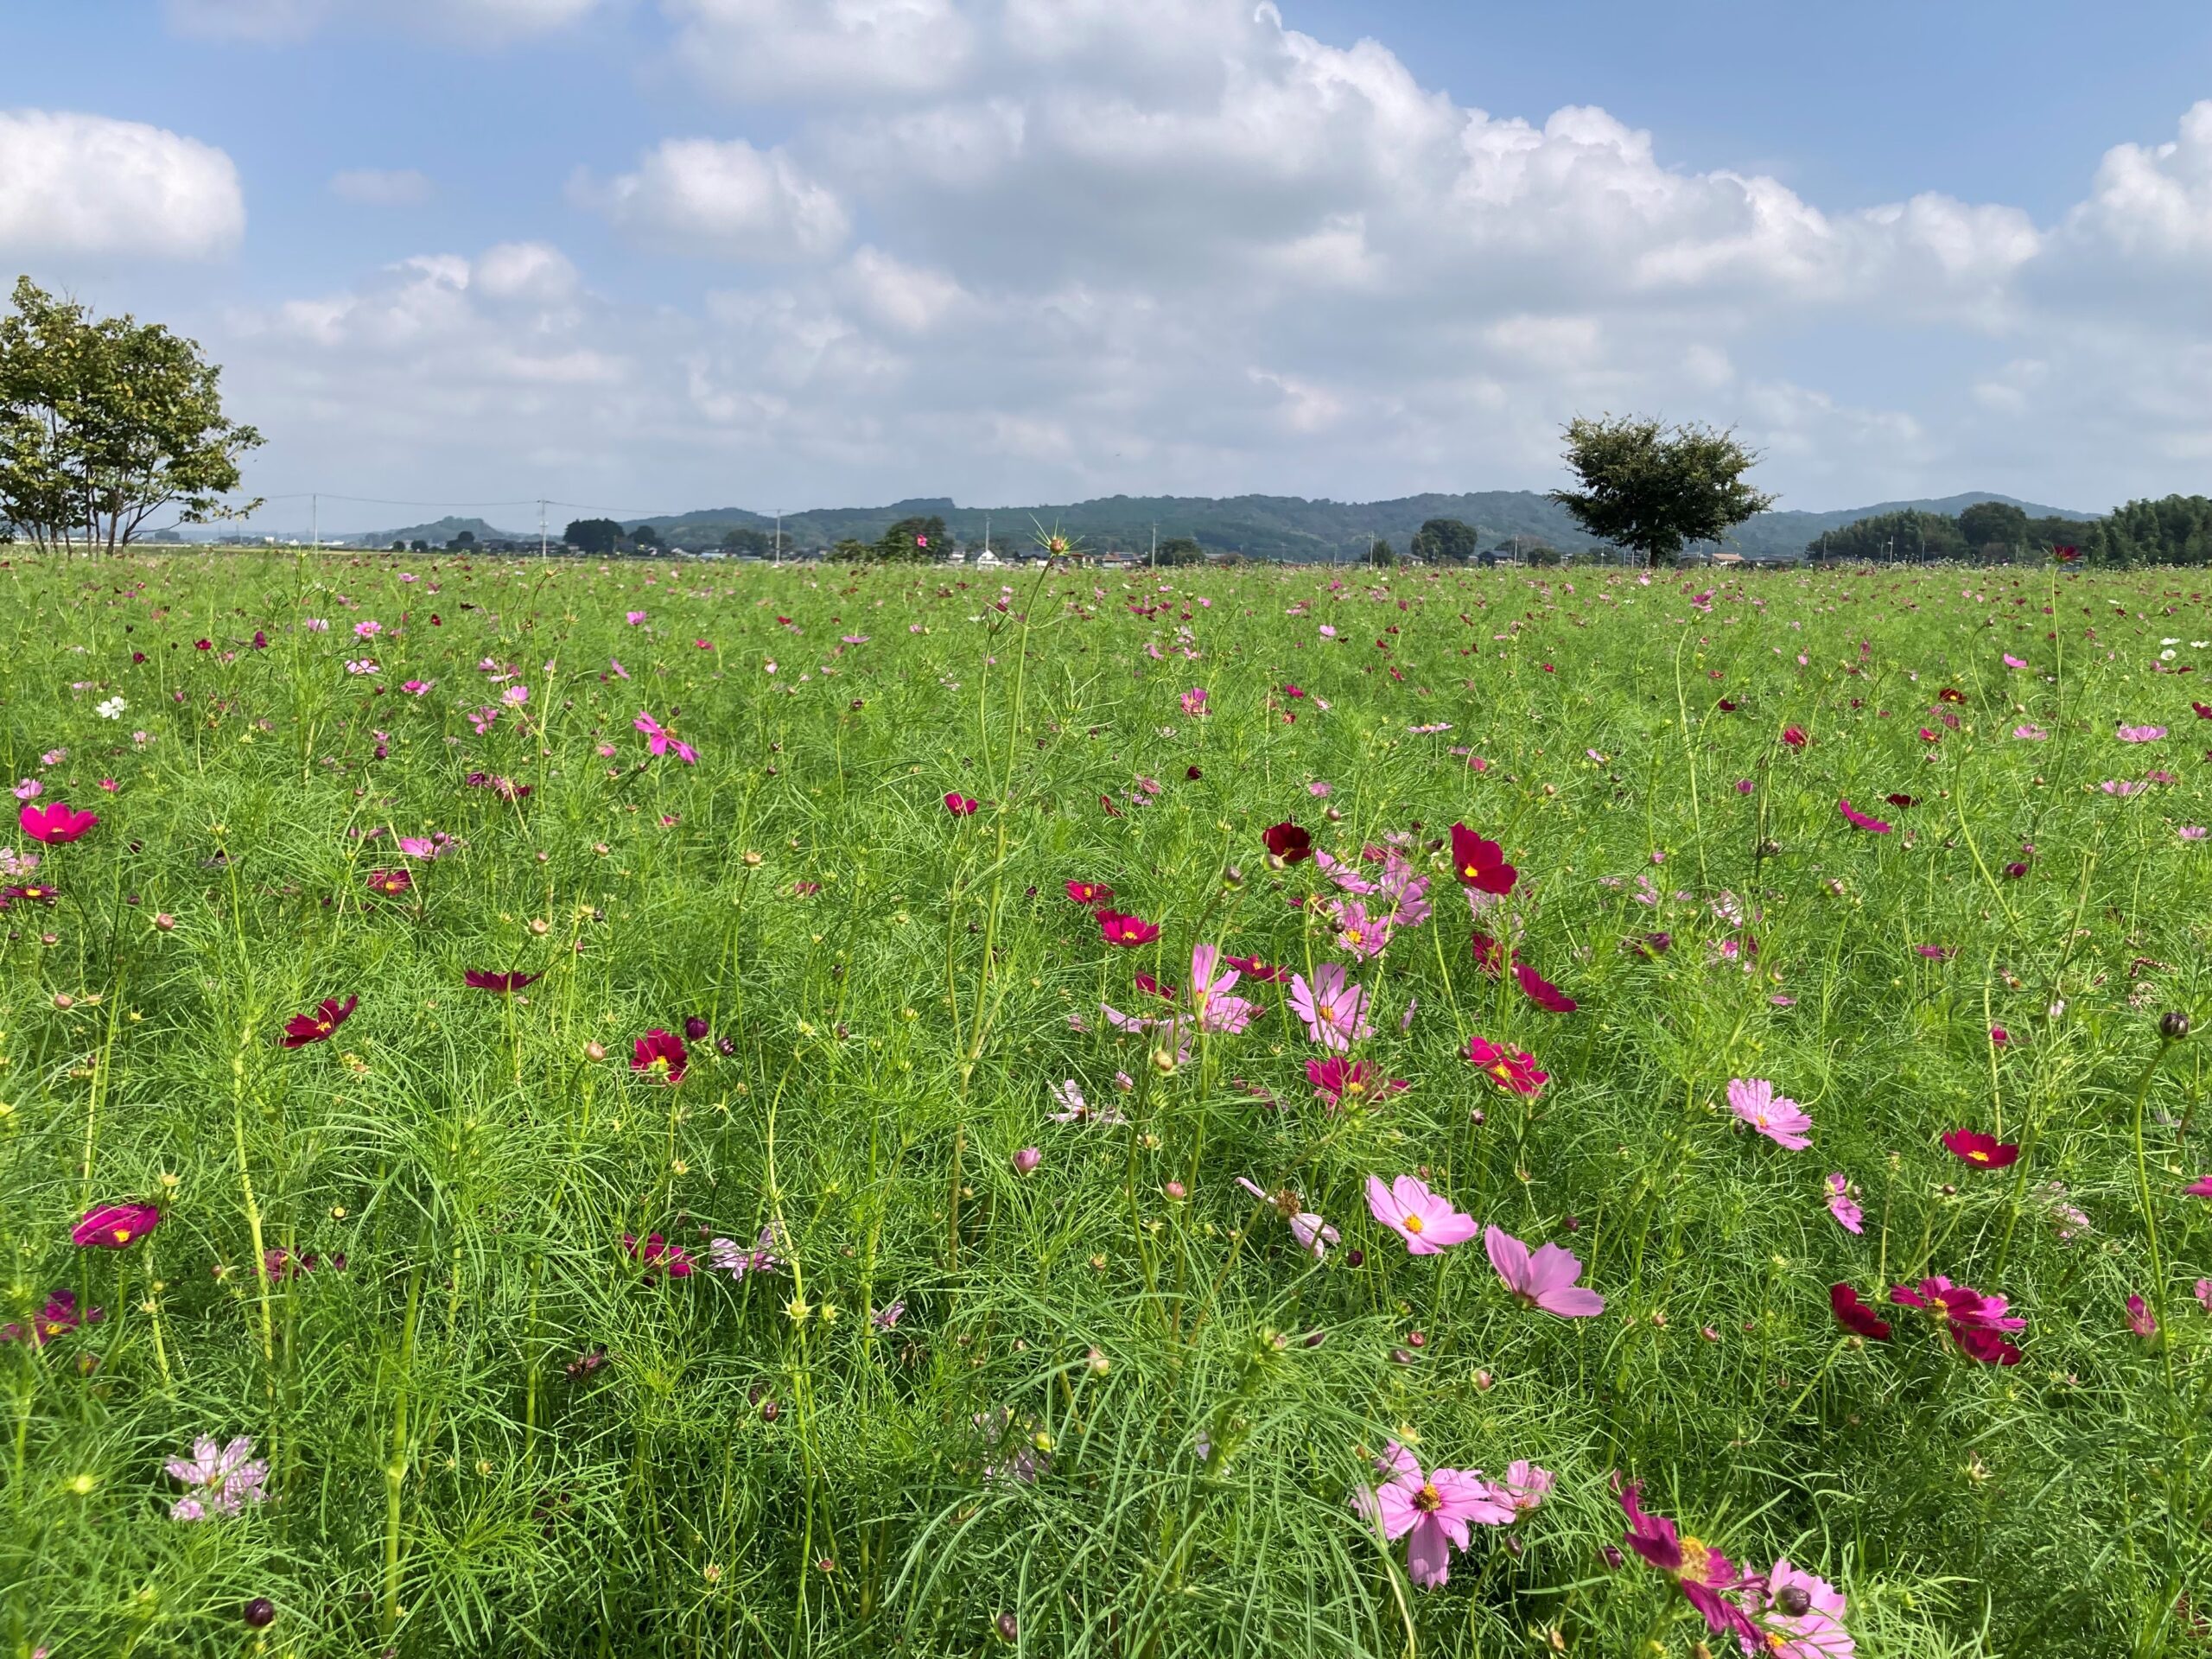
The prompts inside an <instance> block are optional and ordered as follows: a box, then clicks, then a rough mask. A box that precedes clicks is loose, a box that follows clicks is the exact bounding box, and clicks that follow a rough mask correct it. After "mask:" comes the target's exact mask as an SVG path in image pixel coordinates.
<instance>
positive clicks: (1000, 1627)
mask: <svg viewBox="0 0 2212 1659" xmlns="http://www.w3.org/2000/svg"><path fill="white" fill-rule="evenodd" d="M992 1626H993V1628H994V1629H995V1630H997V1631H998V1633H999V1640H1000V1641H1001V1642H1011V1641H1013V1640H1014V1637H1016V1636H1017V1635H1019V1634H1020V1630H1021V1627H1020V1625H1019V1624H1016V1623H1015V1622H1014V1615H1013V1614H1012V1613H1001V1614H1000V1615H999V1616H998V1618H996V1619H995V1620H993V1621H992Z"/></svg>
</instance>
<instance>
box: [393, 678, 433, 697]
mask: <svg viewBox="0 0 2212 1659" xmlns="http://www.w3.org/2000/svg"><path fill="white" fill-rule="evenodd" d="M435 683H436V682H435V680H402V681H401V682H400V683H399V689H400V690H403V691H404V692H405V693H406V694H407V695H408V696H410V697H419V696H422V695H423V693H424V692H426V691H428V690H429V689H430V688H431V686H433V685H435Z"/></svg>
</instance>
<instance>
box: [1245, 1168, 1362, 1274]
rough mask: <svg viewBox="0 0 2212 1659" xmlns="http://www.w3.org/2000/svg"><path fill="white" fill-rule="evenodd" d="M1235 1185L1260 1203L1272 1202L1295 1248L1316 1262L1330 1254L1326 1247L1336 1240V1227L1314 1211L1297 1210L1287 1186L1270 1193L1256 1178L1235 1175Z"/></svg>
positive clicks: (1267, 1203)
mask: <svg viewBox="0 0 2212 1659" xmlns="http://www.w3.org/2000/svg"><path fill="white" fill-rule="evenodd" d="M1236 1185H1239V1186H1241V1187H1243V1189H1244V1190H1245V1191H1246V1192H1249V1193H1250V1194H1251V1195H1252V1196H1253V1197H1254V1198H1257V1199H1259V1200H1260V1202H1261V1203H1262V1204H1265V1205H1272V1206H1273V1207H1274V1212H1275V1213H1276V1214H1277V1215H1279V1216H1281V1217H1282V1218H1283V1220H1284V1222H1285V1223H1286V1224H1288V1226H1289V1228H1290V1231H1291V1236H1293V1237H1294V1238H1295V1239H1297V1241H1298V1248H1299V1249H1301V1250H1305V1251H1306V1252H1307V1253H1308V1254H1310V1255H1312V1256H1313V1259H1314V1260H1315V1261H1316V1262H1319V1261H1320V1260H1321V1259H1322V1258H1323V1257H1325V1256H1326V1255H1328V1253H1329V1246H1330V1245H1332V1244H1334V1243H1337V1242H1338V1233H1337V1230H1336V1229H1335V1228H1333V1227H1332V1226H1330V1225H1329V1224H1328V1223H1327V1222H1325V1221H1324V1220H1322V1219H1321V1217H1319V1216H1318V1215H1316V1214H1315V1213H1314V1212H1313V1211H1311V1210H1301V1209H1300V1208H1299V1207H1298V1194H1297V1193H1295V1192H1292V1191H1291V1190H1290V1189H1289V1188H1288V1187H1285V1188H1284V1189H1283V1190H1282V1191H1281V1192H1274V1193H1270V1192H1267V1191H1265V1190H1264V1189H1262V1187H1261V1185H1260V1184H1259V1183H1258V1182H1257V1181H1254V1180H1249V1179H1247V1178H1245V1177H1244V1176H1242V1175H1239V1176H1238V1177H1237V1178H1236Z"/></svg>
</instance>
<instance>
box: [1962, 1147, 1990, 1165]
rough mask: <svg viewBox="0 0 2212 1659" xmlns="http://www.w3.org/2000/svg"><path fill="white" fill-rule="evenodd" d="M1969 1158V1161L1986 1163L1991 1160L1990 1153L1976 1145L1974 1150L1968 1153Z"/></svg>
mask: <svg viewBox="0 0 2212 1659" xmlns="http://www.w3.org/2000/svg"><path fill="white" fill-rule="evenodd" d="M1967 1161H1968V1162H1969V1163H1976V1164H1986V1163H1987V1162H1988V1161H1989V1154H1987V1153H1986V1152H1984V1151H1983V1150H1982V1149H1981V1148H1980V1147H1975V1148H1974V1150H1973V1151H1972V1152H1970V1153H1968V1154H1967Z"/></svg>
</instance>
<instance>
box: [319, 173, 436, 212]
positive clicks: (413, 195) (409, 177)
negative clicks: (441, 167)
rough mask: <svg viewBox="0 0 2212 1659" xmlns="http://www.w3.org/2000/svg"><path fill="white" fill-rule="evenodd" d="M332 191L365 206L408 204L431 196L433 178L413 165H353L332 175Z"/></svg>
mask: <svg viewBox="0 0 2212 1659" xmlns="http://www.w3.org/2000/svg"><path fill="white" fill-rule="evenodd" d="M330 194H332V195H334V196H336V197H337V198H338V199H339V200H341V201H351V202H358V203H359V204H360V205H361V206H363V207H412V206H414V205H415V204H416V203H417V202H423V201H428V200H429V199H430V181H429V179H428V178H427V177H425V176H424V175H423V174H421V173H418V172H416V170H415V169H414V168H398V169H396V170H391V171H387V170H386V169H385V168H375V167H361V168H353V169H351V170H349V171H347V172H344V173H340V174H336V175H333V177H332V178H331V181H330Z"/></svg>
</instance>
